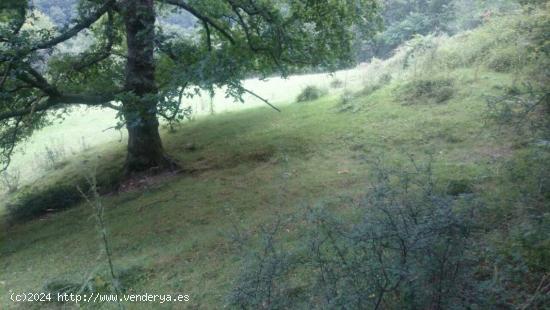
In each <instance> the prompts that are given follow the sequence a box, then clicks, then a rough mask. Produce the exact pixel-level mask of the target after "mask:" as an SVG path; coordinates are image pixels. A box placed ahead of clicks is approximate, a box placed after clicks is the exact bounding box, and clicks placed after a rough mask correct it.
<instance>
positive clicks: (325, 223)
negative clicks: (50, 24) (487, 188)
mask: <svg viewBox="0 0 550 310" xmlns="http://www.w3.org/2000/svg"><path fill="white" fill-rule="evenodd" d="M374 170H375V171H376V178H375V180H374V182H373V186H372V190H370V191H368V193H367V194H366V195H365V197H364V199H363V200H362V201H361V202H360V203H359V204H358V205H356V206H355V208H354V213H353V216H352V218H354V219H355V220H347V221H344V220H341V219H340V218H339V217H338V216H336V215H335V214H334V213H331V212H330V211H328V209H326V208H324V207H318V208H309V211H308V212H307V215H306V216H307V217H306V221H307V222H309V223H310V224H311V225H307V227H314V228H313V229H312V230H311V231H309V234H305V235H306V236H309V237H306V238H304V239H303V240H302V241H303V244H302V245H299V246H297V247H296V249H297V250H295V251H294V252H291V253H284V252H283V253H280V252H279V251H281V250H275V249H279V248H280V247H277V246H276V245H274V244H270V246H269V249H272V250H270V251H266V250H259V251H257V252H256V253H257V254H256V256H255V257H257V258H256V260H257V261H258V262H264V263H263V264H262V263H258V264H255V265H247V266H246V267H247V268H246V270H245V271H244V273H243V274H242V275H241V277H240V278H239V281H238V282H237V286H236V289H235V290H234V293H233V296H235V294H237V293H242V292H246V293H242V294H237V296H241V298H232V299H230V301H231V304H232V305H233V306H237V307H241V308H245V309H246V308H264V309H265V308H270V309H272V308H278V307H279V306H282V307H286V308H296V306H297V303H308V307H304V308H323V309H324V308H327V309H377V308H385V309H403V308H412V309H442V308H449V307H452V306H459V305H463V306H464V305H465V303H466V302H467V301H466V300H468V298H469V296H468V295H467V294H469V293H470V290H471V287H472V286H471V285H470V283H469V281H470V279H469V278H468V276H469V275H470V273H471V266H472V261H471V260H470V255H469V247H468V245H469V241H471V240H470V232H471V224H470V222H469V218H468V217H467V216H465V214H463V213H462V212H460V211H459V208H458V206H459V205H460V203H461V201H462V200H460V199H456V198H453V197H450V196H447V195H445V194H444V193H442V192H441V191H439V189H436V188H435V185H434V184H435V183H434V182H433V181H431V179H432V173H431V168H430V166H429V165H428V166H426V167H425V168H422V167H421V168H418V170H416V171H413V172H398V173H393V172H391V170H389V169H387V168H383V167H382V166H381V165H379V164H378V165H377V168H376V167H375V168H374ZM438 193H439V194H438ZM270 240H271V243H273V240H274V238H273V237H271V238H270ZM262 253H263V254H262ZM288 257H294V258H295V259H288ZM297 257H298V258H299V259H296V258H297ZM274 266H275V267H277V268H274ZM270 271H271V272H270ZM268 272H270V273H268ZM266 273H268V275H269V276H267V275H266ZM291 274H300V275H301V280H302V281H307V282H308V284H307V285H302V286H301V287H299V288H300V289H299V290H296V289H290V290H289V289H288V288H289V287H291V288H292V287H294V288H295V287H296V285H294V286H292V281H290V280H289V278H290V277H289V275H291ZM250 279H252V280H250ZM267 280H269V281H267ZM273 288H286V289H285V290H283V289H278V290H273ZM289 292H291V293H292V294H293V295H292V296H287V294H289ZM294 294H299V295H300V294H301V295H300V297H301V298H297V297H296V296H294ZM245 297H248V298H245ZM270 298H271V299H274V300H277V301H278V302H281V301H284V302H285V303H286V304H283V305H279V304H277V305H275V306H273V305H272V304H270V303H268V302H267V301H268V300H271V299H270Z"/></svg>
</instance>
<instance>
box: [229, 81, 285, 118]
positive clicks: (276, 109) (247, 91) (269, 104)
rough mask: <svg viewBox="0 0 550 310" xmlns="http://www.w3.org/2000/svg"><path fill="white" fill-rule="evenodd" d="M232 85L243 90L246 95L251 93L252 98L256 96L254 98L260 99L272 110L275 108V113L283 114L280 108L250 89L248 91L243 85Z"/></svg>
mask: <svg viewBox="0 0 550 310" xmlns="http://www.w3.org/2000/svg"><path fill="white" fill-rule="evenodd" d="M231 85H233V87H237V88H238V89H240V90H242V91H244V92H246V93H249V94H251V95H252V96H254V97H256V98H258V99H260V100H261V101H263V102H264V103H265V104H267V105H268V106H270V107H271V108H273V109H274V110H275V111H277V112H281V110H280V109H279V108H277V107H276V106H274V105H273V104H271V102H269V100H267V99H265V98H264V97H262V96H260V95H258V94H256V93H255V92H253V91H251V90H249V89H247V88H244V87H243V86H242V85H237V84H231Z"/></svg>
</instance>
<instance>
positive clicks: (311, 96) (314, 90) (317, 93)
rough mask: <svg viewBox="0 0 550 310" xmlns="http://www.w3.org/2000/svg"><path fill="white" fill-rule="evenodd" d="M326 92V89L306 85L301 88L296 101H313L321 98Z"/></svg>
mask: <svg viewBox="0 0 550 310" xmlns="http://www.w3.org/2000/svg"><path fill="white" fill-rule="evenodd" d="M326 93H327V91H326V90H324V89H321V88H319V87H317V86H313V85H308V86H306V87H305V88H304V90H302V92H301V93H300V94H299V95H298V97H296V101H297V102H307V101H313V100H317V99H319V98H321V96H323V95H325V94H326Z"/></svg>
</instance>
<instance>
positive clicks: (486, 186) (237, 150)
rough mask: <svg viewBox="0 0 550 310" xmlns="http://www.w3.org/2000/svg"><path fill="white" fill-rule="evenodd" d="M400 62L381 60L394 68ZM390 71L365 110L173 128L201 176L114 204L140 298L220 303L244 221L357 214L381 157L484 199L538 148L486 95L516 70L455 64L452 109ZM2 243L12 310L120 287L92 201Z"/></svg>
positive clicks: (78, 164) (306, 106) (360, 104)
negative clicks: (315, 211) (503, 169)
mask: <svg viewBox="0 0 550 310" xmlns="http://www.w3.org/2000/svg"><path fill="white" fill-rule="evenodd" d="M453 40H455V41H453ZM456 40H458V39H453V38H451V39H450V40H449V42H450V43H447V44H449V45H451V44H455V43H456ZM460 40H463V39H460ZM392 61H395V59H394V60H389V61H388V62H385V63H382V64H378V65H379V66H381V67H382V68H383V67H384V66H387V67H388V68H390V69H391V70H396V69H395V68H394V67H396V66H393V65H392ZM392 66H393V67H392ZM390 69H388V70H390ZM388 72H393V73H394V78H393V79H392V81H391V82H389V83H385V84H383V85H380V86H379V87H375V89H374V90H373V89H370V90H369V91H365V92H363V93H360V94H357V95H353V96H351V99H350V100H349V102H346V103H345V104H350V105H352V106H353V107H354V108H353V109H352V110H353V112H349V111H348V112H341V110H342V99H341V98H340V97H339V96H335V95H329V96H328V97H324V98H322V99H319V100H317V101H314V102H307V103H296V104H291V105H287V106H285V107H284V109H283V112H282V113H276V112H273V111H271V110H269V109H267V108H254V109H251V110H247V111H241V112H228V113H224V114H219V115H214V116H211V117H206V118H202V119H199V120H196V121H194V122H188V123H185V124H183V125H182V126H181V127H180V128H178V130H177V131H176V132H175V133H164V141H166V148H167V150H168V152H169V153H170V154H172V155H173V156H174V157H175V158H177V159H178V160H179V161H180V162H181V163H182V164H183V166H184V167H185V168H186V169H188V170H190V171H193V172H192V173H189V174H183V175H174V176H164V177H162V178H161V179H156V180H146V181H145V182H144V184H142V185H141V187H140V188H139V189H137V190H133V191H132V190H130V191H128V192H124V193H120V194H116V195H107V196H105V197H103V198H102V201H103V203H104V205H105V207H106V212H105V218H106V221H107V222H106V226H107V228H108V234H109V238H110V242H111V247H112V252H113V259H114V265H115V269H116V270H117V272H120V273H122V274H131V275H132V280H131V281H130V282H129V284H128V286H129V287H130V289H131V291H133V292H137V293H143V292H149V293H168V292H181V293H185V294H189V295H190V297H191V300H190V302H189V303H186V304H185V306H188V307H189V308H201V309H203V308H204V309H214V308H221V307H223V306H224V304H225V298H226V296H227V294H228V292H229V290H230V289H231V287H232V281H233V280H234V279H235V276H236V274H237V273H238V272H239V269H240V267H241V264H242V261H243V253H242V252H241V251H240V250H239V249H238V248H236V247H234V246H233V245H232V243H231V238H230V236H231V235H232V234H233V232H234V229H233V228H234V226H238V227H241V228H243V229H244V230H245V231H246V232H247V233H248V234H249V235H251V236H256V235H257V234H258V233H259V230H260V226H261V225H262V224H264V223H267V222H269V221H271V220H272V219H273V217H274V216H275V215H279V216H281V215H282V216H283V217H284V216H290V215H292V214H296V213H299V212H301V210H303V208H304V206H307V205H314V204H317V203H319V202H321V201H322V202H325V203H328V204H329V205H332V206H333V208H335V209H336V210H338V209H341V210H342V212H345V209H346V206H347V202H346V201H350V200H354V199H357V198H358V197H360V195H361V193H363V192H364V189H365V187H366V186H367V181H368V180H369V178H370V176H369V165H368V164H366V162H367V161H369V160H374V159H376V158H382V159H383V160H384V161H385V162H387V163H389V164H391V165H393V166H397V167H398V166H404V165H408V164H409V157H410V156H413V157H414V158H416V159H418V160H420V161H422V160H425V159H426V158H428V154H431V156H432V157H433V165H434V173H435V175H436V176H437V180H438V182H439V184H440V186H447V185H448V184H450V183H451V182H452V181H455V180H468V182H471V183H472V184H474V185H475V188H474V190H475V191H476V192H483V191H491V188H492V186H494V179H490V180H488V179H487V177H488V176H490V175H496V176H497V178H498V175H499V174H498V173H495V169H497V167H498V166H497V165H496V164H495V163H497V162H499V161H501V160H504V159H507V158H511V157H513V156H514V154H515V153H517V152H521V151H522V150H525V149H526V148H528V146H525V145H518V144H514V143H513V139H509V137H508V138H506V139H505V137H502V136H501V135H498V134H497V132H498V131H497V127H496V126H495V125H492V124H491V123H487V121H486V117H485V115H486V114H485V109H486V103H485V98H486V96H487V95H491V94H493V95H496V94H501V93H502V92H503V90H502V89H503V87H506V86H510V85H513V83H514V74H513V73H512V72H496V71H495V70H491V69H488V68H486V67H483V66H482V67H479V66H461V67H456V68H454V69H450V70H448V71H447V72H446V73H445V76H444V77H442V78H445V79H451V80H452V81H453V86H452V87H453V89H454V91H453V94H452V96H451V97H450V99H449V100H447V101H445V102H443V103H440V104H435V103H425V102H416V103H414V104H411V102H408V101H406V100H405V99H403V98H404V97H400V96H399V95H398V94H399V93H400V90H402V89H403V88H404V87H405V89H406V86H407V84H408V83H410V82H411V81H414V80H415V79H417V78H418V77H416V76H415V75H403V76H399V74H397V73H395V72H396V71H388ZM404 100H405V101H404ZM189 143H192V144H193V150H189ZM96 154H100V156H101V157H100V158H98V155H96ZM123 157H124V152H123V148H122V147H115V148H112V147H110V146H109V145H106V146H104V147H103V148H94V149H91V150H89V151H87V152H86V153H85V154H83V155H79V157H77V159H75V160H73V161H71V162H69V163H68V164H67V165H66V166H65V167H63V168H61V169H59V170H56V171H54V172H52V174H51V175H49V176H48V179H47V180H46V179H45V180H43V181H39V182H43V183H38V185H35V186H43V185H45V184H46V183H51V182H59V183H60V184H61V183H67V182H69V183H70V182H71V180H74V178H77V177H79V175H82V174H84V173H86V171H88V170H89V167H94V166H97V167H98V169H99V171H105V170H108V169H105V163H108V167H117V166H119V165H120V164H121V162H122V160H123ZM86 167H88V168H86ZM503 182H504V181H503ZM502 184H503V185H502ZM501 186H502V189H503V191H505V189H506V188H507V186H508V187H512V186H513V184H504V183H501ZM303 230H304V227H300V225H298V224H290V225H288V226H287V227H285V231H284V234H283V235H282V236H281V238H282V240H283V241H284V242H285V243H286V244H289V245H292V244H293V242H294V241H295V240H297V239H298V238H299V237H300V235H301V233H303ZM0 242H1V243H2V250H1V253H0V255H1V262H0V270H1V272H0V292H1V293H0V304H1V305H2V307H6V308H21V309H24V308H25V309H27V308H28V307H29V306H36V307H38V306H37V305H30V304H15V305H14V304H13V303H11V302H10V301H9V300H8V296H9V294H8V293H7V292H8V291H14V292H25V291H41V290H42V288H43V286H44V285H45V284H46V283H47V282H48V281H52V280H57V279H65V280H69V281H72V282H77V283H78V282H82V281H83V280H84V279H85V278H86V277H89V275H90V274H93V275H94V276H93V278H94V281H96V282H102V281H108V276H107V274H108V273H107V265H106V261H105V258H104V256H102V255H101V253H102V252H101V249H100V246H99V245H100V240H99V236H98V233H97V229H96V227H95V220H94V218H93V211H92V209H91V208H90V207H89V206H87V205H85V204H83V205H80V206H77V207H75V208H72V209H70V210H67V211H64V212H58V213H52V214H50V215H48V216H46V217H43V218H40V219H37V220H33V221H31V222H27V223H23V224H17V225H14V226H12V227H9V228H6V229H5V230H4V233H3V235H2V236H1V239H0ZM46 306H47V307H51V308H57V307H59V305H57V304H48V305H46ZM106 306H107V308H108V307H114V306H115V305H114V304H110V305H106ZM155 306H158V307H159V308H166V309H169V308H173V305H169V304H164V305H158V304H156V305H155ZM40 307H44V305H40ZM150 307H151V304H131V305H129V308H131V309H149V308H150ZM176 308H177V307H176Z"/></svg>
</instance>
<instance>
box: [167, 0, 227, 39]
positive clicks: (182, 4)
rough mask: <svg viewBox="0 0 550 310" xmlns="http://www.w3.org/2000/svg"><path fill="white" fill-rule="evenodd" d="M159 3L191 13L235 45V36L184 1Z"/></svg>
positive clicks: (175, 0)
mask: <svg viewBox="0 0 550 310" xmlns="http://www.w3.org/2000/svg"><path fill="white" fill-rule="evenodd" d="M159 1H161V2H164V3H168V4H171V5H174V6H177V7H179V8H182V9H184V10H185V11H187V12H189V13H191V15H193V16H195V17H196V18H198V19H200V20H201V21H203V22H204V23H207V24H209V25H210V26H212V27H213V28H214V29H216V30H217V31H219V32H220V33H221V34H222V35H223V36H224V37H225V38H227V40H229V42H231V44H235V39H233V36H232V35H231V34H230V33H229V32H228V31H227V30H226V29H224V28H223V27H222V26H220V25H218V23H217V22H216V21H215V20H214V19H212V18H210V17H208V16H206V15H203V14H202V13H200V12H199V11H197V10H196V9H195V8H193V7H192V6H190V5H189V4H187V3H186V2H184V1H183V0H159Z"/></svg>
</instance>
